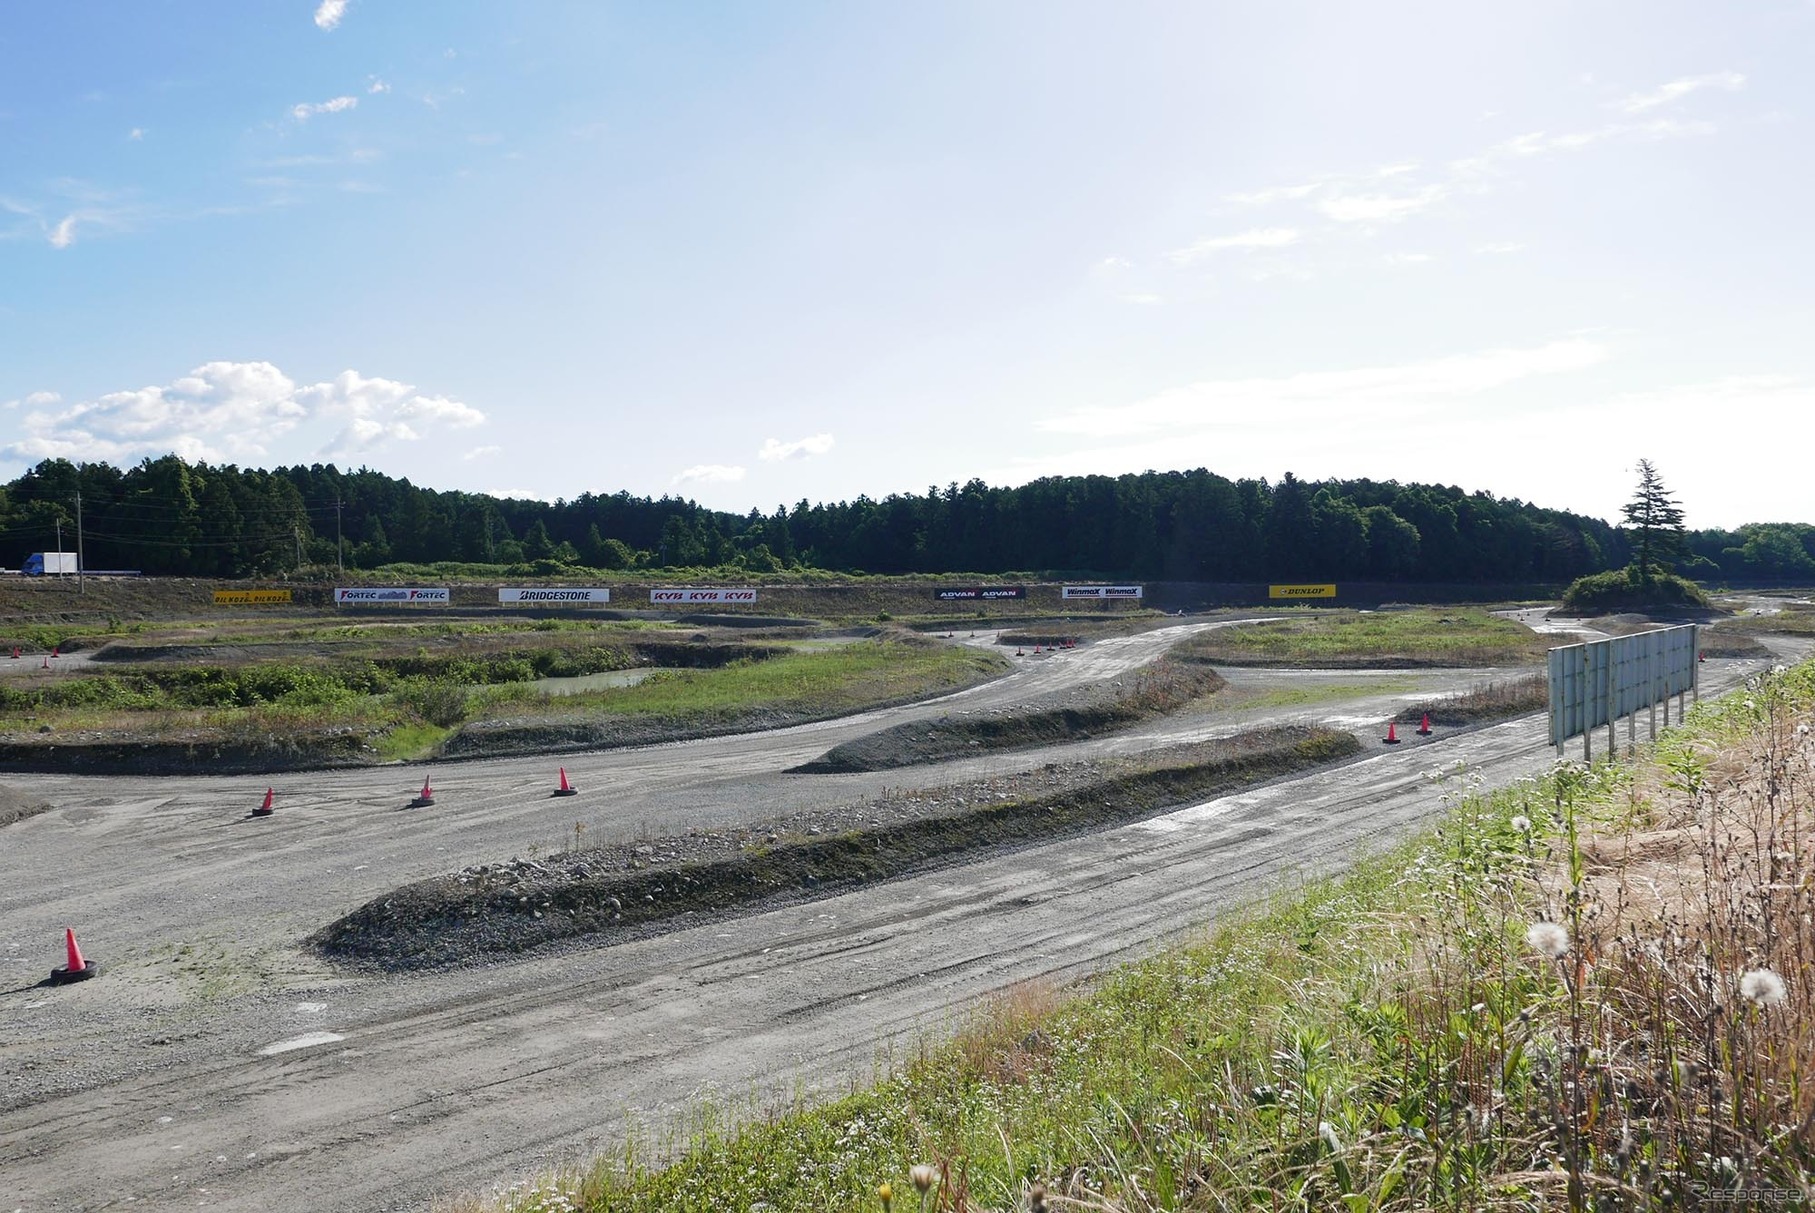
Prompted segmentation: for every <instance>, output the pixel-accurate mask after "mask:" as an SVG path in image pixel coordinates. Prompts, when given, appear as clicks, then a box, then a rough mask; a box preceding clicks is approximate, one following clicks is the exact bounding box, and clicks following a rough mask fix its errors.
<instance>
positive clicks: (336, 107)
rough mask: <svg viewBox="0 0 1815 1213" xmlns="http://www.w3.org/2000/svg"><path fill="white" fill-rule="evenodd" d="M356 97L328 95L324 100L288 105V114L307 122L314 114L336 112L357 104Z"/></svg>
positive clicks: (351, 107) (299, 120) (357, 99)
mask: <svg viewBox="0 0 1815 1213" xmlns="http://www.w3.org/2000/svg"><path fill="white" fill-rule="evenodd" d="M358 104H359V98H358V97H330V98H328V99H327V100H326V101H304V102H301V103H299V104H297V105H292V106H291V107H290V116H291V117H292V118H294V119H296V120H297V121H298V122H307V121H308V120H309V119H310V118H313V117H314V116H315V115H316V114H338V113H341V112H342V111H344V110H350V109H353V108H355V107H356V106H358Z"/></svg>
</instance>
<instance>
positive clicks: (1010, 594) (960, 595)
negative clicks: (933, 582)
mask: <svg viewBox="0 0 1815 1213" xmlns="http://www.w3.org/2000/svg"><path fill="white" fill-rule="evenodd" d="M933 597H934V598H937V599H938V600H939V601H940V602H978V601H981V602H995V601H998V600H1000V599H1004V598H1025V597H1027V587H1026V586H1024V585H967V586H963V587H960V588H957V589H948V590H934V591H933Z"/></svg>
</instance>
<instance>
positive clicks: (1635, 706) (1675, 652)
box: [1546, 623, 1698, 746]
mask: <svg viewBox="0 0 1815 1213" xmlns="http://www.w3.org/2000/svg"><path fill="white" fill-rule="evenodd" d="M1697 658H1698V652H1697V644H1696V625H1695V624H1692V623H1690V624H1684V625H1682V626H1680V627H1674V628H1661V629H1658V630H1656V631H1651V632H1639V633H1637V634H1636V635H1632V636H1615V637H1612V638H1611V639H1608V640H1590V641H1587V642H1585V643H1583V644H1567V645H1562V646H1560V647H1558V648H1554V649H1552V650H1550V654H1549V659H1548V661H1547V663H1546V668H1547V671H1548V673H1549V676H1550V744H1551V745H1553V746H1560V745H1562V744H1563V743H1564V742H1565V741H1567V740H1568V739H1569V738H1571V737H1577V736H1580V735H1581V734H1583V733H1586V732H1588V731H1589V730H1590V729H1594V728H1598V727H1600V726H1601V725H1610V724H1612V723H1613V722H1614V721H1616V720H1618V719H1620V718H1621V717H1622V716H1631V715H1633V714H1635V713H1636V712H1638V711H1639V710H1640V709H1641V708H1649V707H1650V706H1651V705H1653V704H1655V703H1657V702H1659V701H1660V700H1663V699H1668V698H1669V697H1670V696H1672V695H1679V694H1682V693H1684V692H1687V691H1693V690H1695V666H1696V661H1697Z"/></svg>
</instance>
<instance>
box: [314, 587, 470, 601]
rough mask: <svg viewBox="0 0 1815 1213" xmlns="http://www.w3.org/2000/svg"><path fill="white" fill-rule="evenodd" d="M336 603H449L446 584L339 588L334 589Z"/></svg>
mask: <svg viewBox="0 0 1815 1213" xmlns="http://www.w3.org/2000/svg"><path fill="white" fill-rule="evenodd" d="M334 601H335V602H336V603H361V602H381V603H409V602H427V603H440V604H441V605H443V606H446V605H447V601H448V592H447V587H446V586H431V587H426V588H425V587H422V586H414V587H405V586H390V585H387V586H355V587H353V588H351V589H345V588H339V589H336V590H335V591H334Z"/></svg>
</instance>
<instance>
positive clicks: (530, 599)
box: [498, 588, 611, 605]
mask: <svg viewBox="0 0 1815 1213" xmlns="http://www.w3.org/2000/svg"><path fill="white" fill-rule="evenodd" d="M498 601H499V602H527V603H545V604H548V605H558V604H560V603H564V602H610V601H611V591H610V590H605V589H597V590H594V589H578V590H565V589H562V590H555V589H535V588H528V589H501V590H499V591H498Z"/></svg>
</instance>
